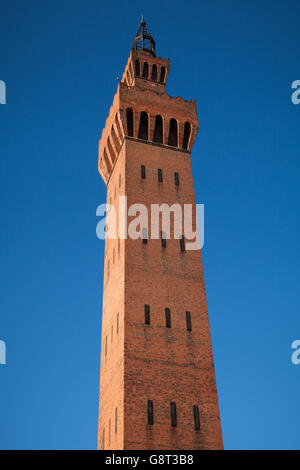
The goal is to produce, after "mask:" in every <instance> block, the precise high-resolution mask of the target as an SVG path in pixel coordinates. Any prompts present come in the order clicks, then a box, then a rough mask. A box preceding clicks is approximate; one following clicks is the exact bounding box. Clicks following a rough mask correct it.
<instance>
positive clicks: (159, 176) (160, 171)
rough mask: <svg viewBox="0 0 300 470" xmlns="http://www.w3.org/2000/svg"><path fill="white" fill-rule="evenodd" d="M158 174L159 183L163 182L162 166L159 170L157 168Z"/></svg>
mask: <svg viewBox="0 0 300 470" xmlns="http://www.w3.org/2000/svg"><path fill="white" fill-rule="evenodd" d="M157 176H158V181H159V183H162V182H163V175H162V170H161V169H160V168H158V170H157Z"/></svg>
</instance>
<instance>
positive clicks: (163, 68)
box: [159, 67, 166, 83]
mask: <svg viewBox="0 0 300 470" xmlns="http://www.w3.org/2000/svg"><path fill="white" fill-rule="evenodd" d="M165 75H166V69H165V67H162V68H161V69H160V79H159V81H160V82H161V83H163V82H164V80H165Z"/></svg>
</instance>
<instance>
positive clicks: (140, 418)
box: [98, 59, 222, 449]
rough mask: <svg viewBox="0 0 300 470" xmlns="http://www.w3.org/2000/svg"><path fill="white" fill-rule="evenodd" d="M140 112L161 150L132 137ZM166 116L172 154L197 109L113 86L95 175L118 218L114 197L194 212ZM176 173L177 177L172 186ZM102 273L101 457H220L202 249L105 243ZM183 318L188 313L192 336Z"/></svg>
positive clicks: (148, 91) (188, 179)
mask: <svg viewBox="0 0 300 470" xmlns="http://www.w3.org/2000/svg"><path fill="white" fill-rule="evenodd" d="M129 62H130V59H129ZM129 65H130V63H129ZM129 65H127V68H128V69H129V70H130V68H129ZM131 70H132V67H131ZM128 106H130V107H132V108H133V110H134V123H135V128H134V137H133V138H127V137H125V138H124V136H123V134H126V129H127V127H126V120H125V116H126V107H128ZM143 110H145V111H146V112H147V113H148V114H149V139H150V140H151V139H152V136H153V125H154V118H155V115H156V114H161V115H162V116H163V120H164V145H154V144H152V143H151V142H144V141H141V140H138V139H137V138H136V136H137V131H138V130H137V127H138V123H139V116H140V112H142V111H143ZM171 117H173V118H175V119H177V121H178V126H179V147H181V146H182V139H183V125H184V122H185V121H186V120H188V121H189V122H191V124H192V135H191V139H190V143H189V147H188V148H189V150H191V149H192V146H193V143H194V140H195V138H196V134H197V130H198V120H197V114H196V105H195V102H186V101H185V100H183V99H182V98H171V97H169V96H168V95H167V94H166V93H165V90H164V86H163V85H159V86H157V87H156V88H155V87H154V88H153V86H152V84H151V81H146V80H142V79H137V80H136V83H135V86H133V87H128V86H127V85H126V84H125V83H120V84H119V87H118V92H117V94H116V95H115V98H114V103H113V106H112V108H111V110H110V114H109V117H108V119H107V121H106V126H105V129H104V131H103V134H102V139H101V140H100V144H99V171H100V173H101V175H102V177H103V179H104V181H105V182H106V183H107V202H108V203H110V202H111V203H112V204H113V205H115V206H116V213H117V215H118V198H119V196H120V195H125V194H126V196H127V198H128V206H130V205H131V204H136V203H143V204H145V205H146V206H147V207H148V210H149V214H150V206H151V204H154V203H156V204H162V203H167V204H169V205H172V204H174V203H179V204H180V205H182V206H183V205H184V204H193V205H195V196H194V187H193V175H192V168H191V157H190V153H189V152H187V151H182V150H179V149H175V148H170V147H168V146H167V145H166V143H167V134H168V125H169V120H170V118H171ZM112 125H114V126H115V132H116V133H117V134H118V139H116V138H114V148H113V149H112V150H113V151H112V150H111V149H109V147H111V145H110V144H109V145H108V143H107V138H108V136H110V142H111V141H112V138H111V127H112ZM117 128H120V129H119V132H117V131H118V129H117ZM117 140H118V141H117ZM118 142H119V143H118ZM118 145H119V148H118ZM104 149H106V155H105V158H104ZM109 150H110V151H109ZM108 160H109V161H110V165H109V167H107V166H106V162H107V161H108ZM141 165H145V167H146V179H142V178H141ZM158 168H160V169H162V172H163V182H162V183H159V182H158V176H157V170H158ZM174 172H178V173H179V179H180V184H179V186H176V185H175V182H174ZM120 174H121V186H120V187H119V175H120ZM149 221H150V219H149ZM194 225H195V220H194ZM148 232H150V224H149V230H148ZM108 261H109V274H108V269H107V266H108ZM104 269H105V271H104V292H103V294H104V295H103V312H102V344H101V373H100V400H99V402H100V403H99V439H98V447H99V448H102V447H103V429H104V430H105V436H104V448H105V449H221V448H222V434H221V424H220V416H219V409H218V398H217V389H216V381H215V372H214V364H213V356H212V346H211V339H210V330H209V320H208V312H207V304H206V295H205V285H204V274H203V268H202V260H201V252H200V250H199V251H194V250H191V251H185V252H181V251H180V244H179V240H177V239H174V238H173V239H171V240H167V247H166V248H162V246H161V240H151V239H149V240H148V243H147V244H146V245H145V244H143V243H142V240H141V239H138V240H131V239H127V240H121V242H120V253H118V240H117V239H116V240H110V239H107V240H106V242H105V266H104ZM145 304H148V305H150V321H151V324H150V325H145V314H144V305H145ZM166 307H168V308H169V309H170V311H171V328H166V324H165V308H166ZM186 311H189V312H190V313H191V322H192V331H190V332H189V331H187V328H186ZM117 313H119V332H118V333H117V332H116V322H117ZM112 327H113V332H112ZM106 338H107V355H105V344H106ZM147 400H153V407H154V424H153V426H150V425H148V424H147V422H148V421H147ZM170 402H176V407H177V427H176V428H174V427H172V426H171V418H170ZM194 405H197V406H198V407H199V411H200V422H201V429H200V430H199V431H196V430H195V429H194V416H193V406H194ZM116 408H117V410H118V412H117V432H116V433H115V409H116Z"/></svg>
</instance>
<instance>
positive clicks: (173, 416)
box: [170, 401, 177, 428]
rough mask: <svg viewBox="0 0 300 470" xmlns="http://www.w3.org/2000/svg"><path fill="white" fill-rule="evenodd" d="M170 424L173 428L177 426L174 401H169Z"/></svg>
mask: <svg viewBox="0 0 300 470" xmlns="http://www.w3.org/2000/svg"><path fill="white" fill-rule="evenodd" d="M170 405H171V425H172V426H173V428H176V426H177V413H176V403H175V402H174V401H171V403H170Z"/></svg>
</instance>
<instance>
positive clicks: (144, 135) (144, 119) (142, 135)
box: [138, 111, 148, 140]
mask: <svg viewBox="0 0 300 470" xmlns="http://www.w3.org/2000/svg"><path fill="white" fill-rule="evenodd" d="M138 138H139V139H143V140H148V114H147V113H146V112H145V111H143V112H141V117H140V127H139V134H138Z"/></svg>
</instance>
